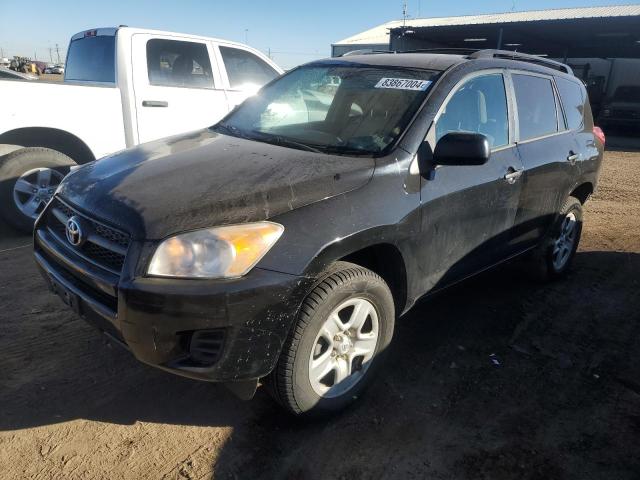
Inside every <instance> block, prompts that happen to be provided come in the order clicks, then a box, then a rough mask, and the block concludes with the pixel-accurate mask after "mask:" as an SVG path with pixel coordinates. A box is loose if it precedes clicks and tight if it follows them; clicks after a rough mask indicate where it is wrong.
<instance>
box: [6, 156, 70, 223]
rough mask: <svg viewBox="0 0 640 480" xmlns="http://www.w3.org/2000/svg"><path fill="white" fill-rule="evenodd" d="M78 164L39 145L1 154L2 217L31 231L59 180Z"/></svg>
mask: <svg viewBox="0 0 640 480" xmlns="http://www.w3.org/2000/svg"><path fill="white" fill-rule="evenodd" d="M75 164H76V163H75V162H74V161H73V160H71V158H69V157H67V156H66V155H63V154H62V153H60V152H57V151H55V150H51V149H48V148H40V147H28V148H21V149H19V150H15V151H13V152H11V153H9V154H7V155H5V156H4V157H1V158H0V205H2V209H1V210H0V214H1V215H2V217H3V218H4V219H5V220H6V221H7V222H8V223H9V224H11V225H13V226H14V227H15V228H17V229H18V230H21V231H23V232H26V233H30V232H31V231H32V230H33V224H34V222H35V219H36V218H37V216H38V214H39V213H40V212H41V211H42V210H43V209H44V207H45V205H46V202H47V201H48V200H49V199H50V198H51V196H52V195H53V192H54V191H55V189H56V187H57V185H58V183H60V180H62V178H63V177H64V176H65V175H66V174H67V173H68V172H69V169H70V167H71V166H72V165H75ZM47 178H48V179H49V180H46V179H47ZM18 180H20V184H18ZM23 182H27V183H23ZM41 182H42V183H41ZM43 185H45V187H43ZM29 190H30V191H29ZM32 210H33V211H32Z"/></svg>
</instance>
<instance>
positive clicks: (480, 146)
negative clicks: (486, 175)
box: [433, 132, 491, 166]
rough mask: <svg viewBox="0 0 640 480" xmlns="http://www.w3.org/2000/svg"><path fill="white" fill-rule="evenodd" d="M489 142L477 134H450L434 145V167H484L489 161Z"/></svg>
mask: <svg viewBox="0 0 640 480" xmlns="http://www.w3.org/2000/svg"><path fill="white" fill-rule="evenodd" d="M490 156H491V148H490V147H489V140H487V137H485V136H484V135H481V134H479V133H468V132H451V133H447V134H446V135H445V136H444V137H442V138H441V139H440V140H438V143H436V148H435V151H434V152H433V164H434V165H459V166H462V165H484V164H485V163H487V162H488V161H489V157H490Z"/></svg>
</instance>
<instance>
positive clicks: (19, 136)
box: [0, 127, 96, 165]
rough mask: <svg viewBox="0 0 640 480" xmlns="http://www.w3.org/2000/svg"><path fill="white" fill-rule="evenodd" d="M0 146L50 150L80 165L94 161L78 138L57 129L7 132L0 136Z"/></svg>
mask: <svg viewBox="0 0 640 480" xmlns="http://www.w3.org/2000/svg"><path fill="white" fill-rule="evenodd" d="M0 144H11V145H19V146H21V147H43V148H50V149H51V150H55V151H57V152H60V153H62V154H64V155H66V156H68V157H69V158H71V159H72V160H74V161H75V162H76V163H78V164H81V165H82V164H84V163H88V162H92V161H93V160H95V159H96V158H95V156H94V155H93V152H92V151H91V149H90V148H89V147H88V146H87V144H86V143H84V142H83V141H82V140H81V139H80V138H78V137H76V136H75V135H73V134H72V133H69V132H67V131H65V130H60V129H57V128H49V127H26V128H17V129H15V130H9V131H8V132H5V133H3V134H2V135H0Z"/></svg>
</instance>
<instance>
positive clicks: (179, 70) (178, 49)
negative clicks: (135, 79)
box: [147, 38, 213, 88]
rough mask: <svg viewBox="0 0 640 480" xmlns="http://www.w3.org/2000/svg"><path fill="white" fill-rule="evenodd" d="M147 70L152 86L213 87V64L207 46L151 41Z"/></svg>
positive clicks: (148, 49) (169, 41)
mask: <svg viewBox="0 0 640 480" xmlns="http://www.w3.org/2000/svg"><path fill="white" fill-rule="evenodd" d="M147 70H148V72H149V83H150V84H151V85H159V86H164V87H189V88H213V74H212V72H211V62H210V61H209V53H208V52H207V46H206V45H205V44H204V43H196V42H183V41H180V40H164V39H159V38H156V39H153V40H149V41H148V42H147Z"/></svg>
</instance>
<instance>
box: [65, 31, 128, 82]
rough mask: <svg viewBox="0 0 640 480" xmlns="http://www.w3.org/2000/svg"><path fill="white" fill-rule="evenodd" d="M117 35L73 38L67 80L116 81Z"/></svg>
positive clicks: (66, 73)
mask: <svg viewBox="0 0 640 480" xmlns="http://www.w3.org/2000/svg"><path fill="white" fill-rule="evenodd" d="M115 48H116V37H115V36H114V35H95V36H85V37H82V38H78V39H76V40H72V41H71V44H70V45H69V51H68V52H67V65H66V68H65V72H64V79H65V80H74V81H83V82H104V83H115V81H116V54H115Z"/></svg>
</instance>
